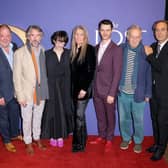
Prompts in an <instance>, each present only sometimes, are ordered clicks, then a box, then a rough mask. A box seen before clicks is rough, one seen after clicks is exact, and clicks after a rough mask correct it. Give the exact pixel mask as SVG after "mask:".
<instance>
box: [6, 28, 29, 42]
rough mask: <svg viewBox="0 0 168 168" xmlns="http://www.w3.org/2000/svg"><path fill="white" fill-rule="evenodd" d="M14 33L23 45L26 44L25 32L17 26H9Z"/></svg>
mask: <svg viewBox="0 0 168 168" xmlns="http://www.w3.org/2000/svg"><path fill="white" fill-rule="evenodd" d="M8 26H9V27H10V29H11V31H12V33H14V34H15V35H16V36H17V37H18V38H19V39H20V40H21V41H22V42H23V43H26V36H25V31H24V30H23V29H21V28H19V27H17V26H11V25H8Z"/></svg>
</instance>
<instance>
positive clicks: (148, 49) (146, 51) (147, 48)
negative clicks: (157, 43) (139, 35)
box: [144, 46, 153, 56]
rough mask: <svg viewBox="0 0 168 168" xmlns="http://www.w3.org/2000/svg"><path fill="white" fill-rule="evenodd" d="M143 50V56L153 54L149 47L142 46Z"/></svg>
mask: <svg viewBox="0 0 168 168" xmlns="http://www.w3.org/2000/svg"><path fill="white" fill-rule="evenodd" d="M144 49H145V54H146V55H147V56H149V55H151V54H153V49H152V47H150V46H144Z"/></svg>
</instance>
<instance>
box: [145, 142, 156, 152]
mask: <svg viewBox="0 0 168 168" xmlns="http://www.w3.org/2000/svg"><path fill="white" fill-rule="evenodd" d="M156 150H157V145H155V144H154V145H152V146H150V147H149V148H147V149H146V151H147V152H149V153H153V152H156Z"/></svg>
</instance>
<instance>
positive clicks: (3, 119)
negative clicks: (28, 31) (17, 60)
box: [0, 24, 22, 152]
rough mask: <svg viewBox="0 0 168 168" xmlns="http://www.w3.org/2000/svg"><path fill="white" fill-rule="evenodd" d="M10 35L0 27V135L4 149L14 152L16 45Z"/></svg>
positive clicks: (16, 135)
mask: <svg viewBox="0 0 168 168" xmlns="http://www.w3.org/2000/svg"><path fill="white" fill-rule="evenodd" d="M11 40H12V34H11V30H10V28H9V26H8V25H6V24H2V25H0V133H1V135H2V140H3V143H4V144H5V148H6V149H7V150H8V151H9V152H16V148H15V146H14V145H13V144H12V143H11V140H12V139H20V140H21V138H22V137H21V135H20V132H19V117H20V116H19V115H20V114H19V113H20V109H19V104H18V103H17V101H16V99H15V97H14V86H13V53H14V51H15V50H16V44H14V43H12V42H11Z"/></svg>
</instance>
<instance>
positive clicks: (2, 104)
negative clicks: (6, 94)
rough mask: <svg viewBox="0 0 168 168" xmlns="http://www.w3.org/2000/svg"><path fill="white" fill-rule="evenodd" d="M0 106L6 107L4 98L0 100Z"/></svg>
mask: <svg viewBox="0 0 168 168" xmlns="http://www.w3.org/2000/svg"><path fill="white" fill-rule="evenodd" d="M0 106H5V99H4V98H3V97H2V98H0Z"/></svg>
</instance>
